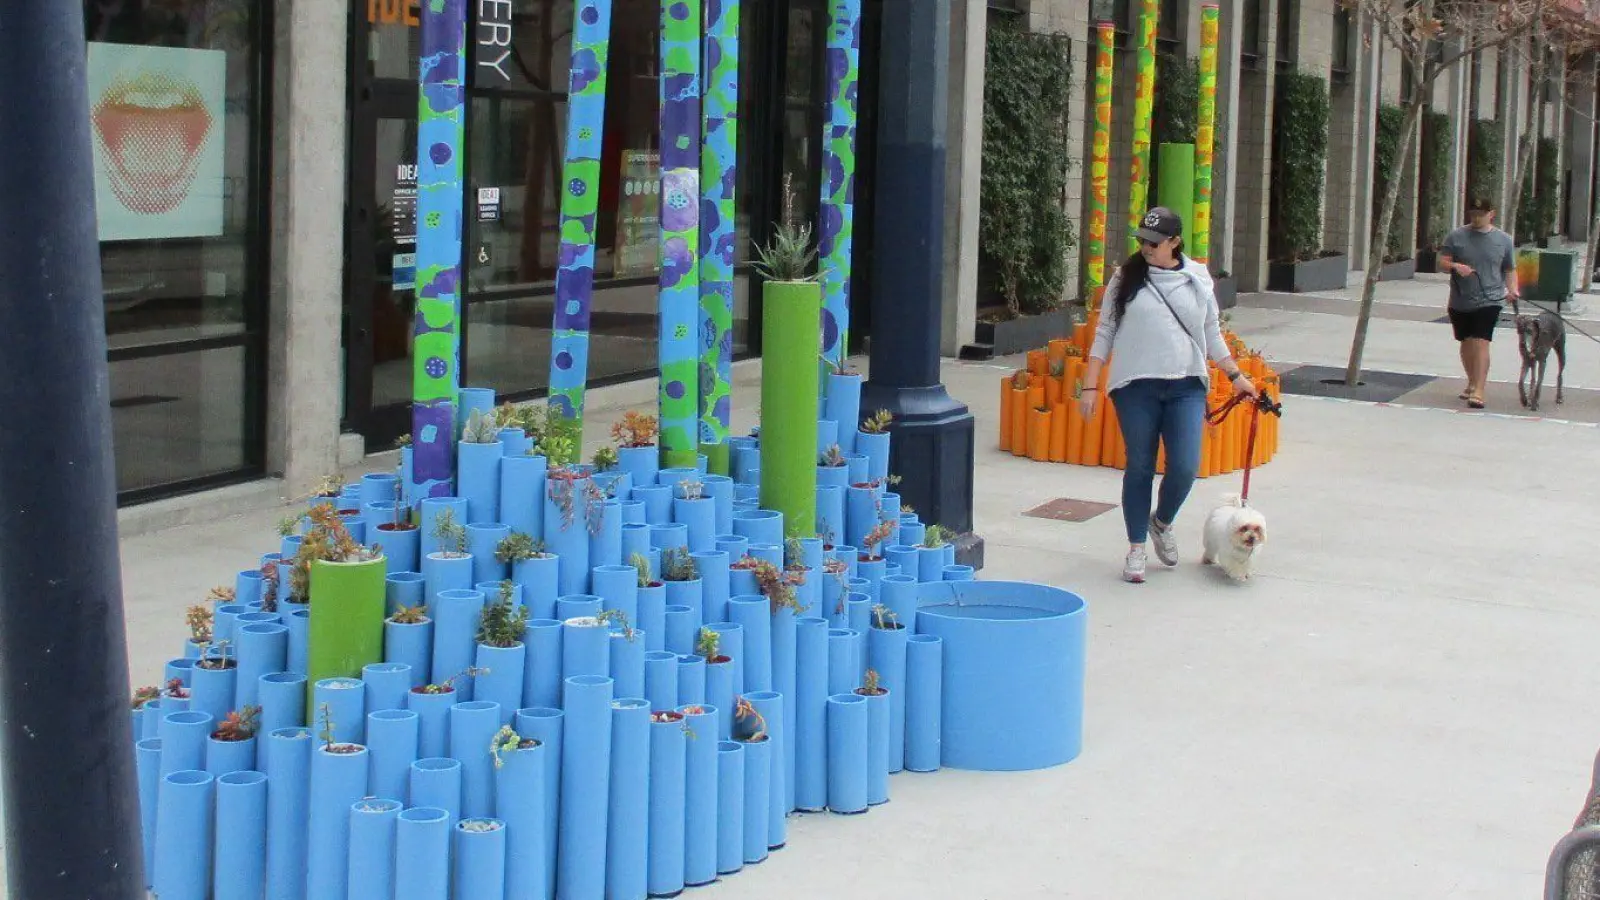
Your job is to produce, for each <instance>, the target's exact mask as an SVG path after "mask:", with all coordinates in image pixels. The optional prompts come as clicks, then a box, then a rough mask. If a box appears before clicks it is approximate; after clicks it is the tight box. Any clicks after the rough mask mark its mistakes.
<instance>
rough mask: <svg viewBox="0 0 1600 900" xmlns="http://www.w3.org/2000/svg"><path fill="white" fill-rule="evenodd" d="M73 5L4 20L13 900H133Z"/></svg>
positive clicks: (79, 47)
mask: <svg viewBox="0 0 1600 900" xmlns="http://www.w3.org/2000/svg"><path fill="white" fill-rule="evenodd" d="M85 64H86V45H85V43H84V31H83V4H82V3H81V2H80V0H27V2H10V3H6V4H5V11H4V12H3V13H0V159H4V160H5V163H4V165H0V421H3V422H4V423H5V427H4V428H0V622H3V625H0V777H3V778H4V790H5V824H6V881H7V885H8V888H9V893H10V896H11V897H12V898H14V900H55V898H60V900H91V898H92V900H134V898H141V897H143V896H144V888H143V869H144V865H143V854H142V852H141V850H140V842H139V813H138V799H137V795H136V793H135V788H134V780H135V779H134V762H133V758H134V756H133V747H132V743H131V741H132V728H131V723H130V719H129V715H128V702H127V701H128V696H129V694H128V664H127V646H126V641H125V635H124V630H123V620H122V586H121V576H120V572H119V568H118V554H117V519H116V480H115V476H114V468H113V463H112V455H111V422H110V414H111V407H110V398H109V387H108V384H107V377H106V334H105V313H104V308H103V303H104V299H103V295H102V291H101V284H100V245H99V241H98V238H97V235H96V226H95V200H94V177H93V165H92V161H91V156H90V144H89V105H88V98H87V90H88V89H87V86H86V85H85V82H84V74H85Z"/></svg>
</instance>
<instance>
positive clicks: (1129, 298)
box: [1079, 206, 1256, 584]
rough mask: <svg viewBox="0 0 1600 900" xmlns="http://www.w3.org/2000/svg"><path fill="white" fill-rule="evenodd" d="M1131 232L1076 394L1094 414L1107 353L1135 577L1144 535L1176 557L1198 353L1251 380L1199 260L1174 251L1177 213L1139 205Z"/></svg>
mask: <svg viewBox="0 0 1600 900" xmlns="http://www.w3.org/2000/svg"><path fill="white" fill-rule="evenodd" d="M1141 225H1142V227H1140V228H1139V230H1138V231H1137V232H1135V235H1136V236H1137V237H1138V239H1139V252H1137V253H1135V254H1133V255H1132V256H1130V257H1128V259H1127V261H1126V262H1124V263H1123V264H1122V265H1121V267H1119V268H1118V269H1117V272H1116V274H1115V275H1113V276H1112V277H1111V282H1110V283H1109V284H1107V285H1106V292H1105V297H1106V299H1107V300H1109V301H1110V302H1109V303H1102V309H1101V313H1100V325H1099V328H1098V329H1097V330H1096V331H1095V336H1094V345H1093V347H1091V348H1090V350H1089V363H1088V367H1087V371H1086V372H1085V373H1084V384H1085V385H1086V387H1084V389H1083V393H1082V395H1081V396H1080V398H1079V404H1080V407H1081V410H1082V412H1083V417H1084V420H1085V421H1088V420H1089V419H1090V418H1092V417H1093V415H1094V408H1095V404H1096V403H1097V402H1098V400H1099V392H1098V390H1097V389H1096V388H1095V385H1098V384H1099V383H1100V367H1101V366H1102V365H1104V364H1105V361H1106V359H1107V358H1108V357H1109V358H1110V360H1111V372H1110V373H1109V377H1108V378H1107V380H1106V384H1107V389H1108V391H1109V393H1110V395H1111V400H1112V402H1113V403H1115V404H1116V408H1117V419H1118V421H1119V422H1120V423H1121V426H1122V440H1123V443H1124V444H1126V445H1127V448H1128V465H1127V468H1126V469H1125V470H1124V471H1123V474H1122V515H1123V519H1124V520H1125V522H1126V524H1127V528H1128V557H1127V562H1126V564H1125V565H1124V567H1123V570H1122V577H1123V578H1124V579H1125V580H1127V581H1130V582H1133V583H1135V584H1138V583H1142V582H1143V581H1144V573H1145V560H1146V551H1145V543H1146V542H1147V541H1149V540H1152V539H1153V540H1154V541H1155V545H1156V557H1157V558H1158V559H1160V560H1161V562H1162V563H1164V564H1166V565H1168V566H1176V565H1177V564H1178V542H1177V539H1176V538H1175V537H1174V536H1173V533H1172V525H1173V522H1174V521H1175V520H1176V519H1177V516H1178V510H1179V509H1180V508H1181V507H1182V506H1183V501H1184V500H1185V499H1187V498H1188V496H1189V490H1190V488H1192V487H1193V486H1194V480H1195V476H1196V474H1197V473H1198V471H1199V467H1200V442H1201V436H1202V434H1203V431H1202V429H1204V428H1205V422H1206V394H1207V393H1208V386H1209V385H1208V370H1207V367H1206V363H1207V360H1208V359H1209V360H1211V361H1214V362H1216V363H1217V365H1219V366H1221V367H1222V370H1223V371H1224V372H1226V373H1227V374H1228V377H1229V378H1230V379H1232V381H1233V389H1234V390H1235V391H1236V392H1238V393H1240V394H1246V395H1249V396H1251V397H1254V396H1256V387H1255V385H1254V384H1253V383H1252V382H1251V381H1250V379H1249V378H1248V377H1246V376H1245V375H1244V373H1242V372H1241V371H1240V370H1239V365H1238V363H1237V362H1235V361H1234V359H1233V354H1232V353H1230V352H1229V351H1228V345H1227V344H1226V343H1225V342H1224V341H1223V340H1222V329H1221V326H1220V323H1219V318H1220V314H1219V312H1218V310H1217V297H1216V294H1215V293H1214V292H1213V289H1212V282H1211V274H1210V273H1209V272H1207V271H1206V267H1205V266H1203V265H1201V264H1200V263H1197V262H1195V261H1194V260H1192V259H1189V258H1187V257H1185V256H1184V255H1183V252H1182V246H1183V238H1182V237H1181V235H1182V233H1183V222H1182V220H1180V219H1179V218H1178V216H1177V214H1176V213H1174V212H1173V211H1172V210H1170V209H1167V208H1165V207H1161V206H1158V207H1155V208H1154V209H1152V210H1150V211H1149V212H1148V213H1146V214H1145V217H1144V220H1143V222H1142V223H1141ZM1163 441H1164V442H1165V443H1166V451H1167V466H1166V475H1165V476H1164V477H1162V479H1161V493H1160V497H1159V498H1158V502H1157V503H1156V507H1155V511H1154V512H1152V511H1151V509H1150V501H1151V493H1152V485H1153V483H1154V481H1155V475H1156V454H1157V452H1158V451H1159V448H1160V446H1161V444H1162V442H1163Z"/></svg>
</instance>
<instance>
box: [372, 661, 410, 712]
mask: <svg viewBox="0 0 1600 900" xmlns="http://www.w3.org/2000/svg"><path fill="white" fill-rule="evenodd" d="M361 683H362V684H363V685H365V686H366V691H367V696H366V705H365V708H366V711H367V712H377V711H378V710H381V709H405V708H406V694H407V693H409V692H410V691H411V667H410V666H408V665H406V664H405V663H392V662H381V663H368V664H366V665H365V666H362V667H361Z"/></svg>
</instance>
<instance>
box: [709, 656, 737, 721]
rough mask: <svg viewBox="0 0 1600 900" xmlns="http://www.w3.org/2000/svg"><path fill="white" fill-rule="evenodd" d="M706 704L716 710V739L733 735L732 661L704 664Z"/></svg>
mask: <svg viewBox="0 0 1600 900" xmlns="http://www.w3.org/2000/svg"><path fill="white" fill-rule="evenodd" d="M706 702H707V703H709V704H711V705H712V706H714V707H716V708H717V739H718V740H723V741H725V740H728V739H729V738H730V737H732V735H733V661H732V660H731V659H730V660H728V661H727V662H720V663H711V662H708V663H706Z"/></svg>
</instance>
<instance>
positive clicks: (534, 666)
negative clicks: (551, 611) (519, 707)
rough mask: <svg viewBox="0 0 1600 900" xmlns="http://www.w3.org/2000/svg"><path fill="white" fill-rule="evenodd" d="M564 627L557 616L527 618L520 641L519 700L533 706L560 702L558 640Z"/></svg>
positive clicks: (559, 646) (560, 662) (553, 704)
mask: <svg viewBox="0 0 1600 900" xmlns="http://www.w3.org/2000/svg"><path fill="white" fill-rule="evenodd" d="M563 631H565V629H564V628H563V627H562V625H561V622H560V621H558V620H556V619H530V620H528V627H527V629H526V630H524V631H523V633H522V634H523V638H522V642H523V644H524V645H526V646H527V648H528V653H527V659H526V660H525V661H524V663H523V672H522V679H523V680H522V702H523V703H526V704H528V705H530V706H534V707H556V708H560V706H561V665H562V661H561V654H562V650H561V644H562V633H563Z"/></svg>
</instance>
